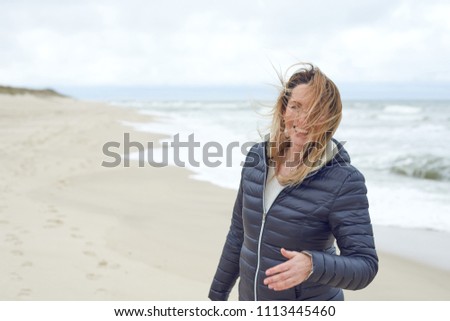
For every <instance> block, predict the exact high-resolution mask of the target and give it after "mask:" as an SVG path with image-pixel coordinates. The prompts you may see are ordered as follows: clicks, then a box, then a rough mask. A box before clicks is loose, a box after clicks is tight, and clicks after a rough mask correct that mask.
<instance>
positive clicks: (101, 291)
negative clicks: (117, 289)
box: [95, 288, 108, 295]
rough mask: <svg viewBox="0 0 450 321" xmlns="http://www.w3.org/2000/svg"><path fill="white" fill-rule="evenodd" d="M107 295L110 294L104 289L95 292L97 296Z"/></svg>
mask: <svg viewBox="0 0 450 321" xmlns="http://www.w3.org/2000/svg"><path fill="white" fill-rule="evenodd" d="M106 293H108V291H107V290H106V289H103V288H100V289H97V290H95V294H100V295H103V294H106Z"/></svg>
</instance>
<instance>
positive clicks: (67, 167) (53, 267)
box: [0, 95, 450, 301]
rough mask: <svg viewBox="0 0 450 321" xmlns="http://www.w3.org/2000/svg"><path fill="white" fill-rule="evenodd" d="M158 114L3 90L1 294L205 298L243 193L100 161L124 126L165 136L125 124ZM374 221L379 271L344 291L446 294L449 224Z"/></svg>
mask: <svg viewBox="0 0 450 321" xmlns="http://www.w3.org/2000/svg"><path fill="white" fill-rule="evenodd" d="M151 120H152V119H151V118H150V117H149V116H145V115H141V114H138V113H136V112H135V111H134V110H131V109H125V108H119V107H113V106H108V105H106V104H102V103H95V102H81V101H77V100H73V99H70V98H56V97H53V98H51V97H34V96H31V95H21V96H10V95H0V124H1V126H0V131H1V137H2V138H1V140H0V157H1V166H0V256H1V257H2V264H0V299H1V300H153V301H157V300H207V294H208V290H209V285H210V281H211V279H212V277H213V274H214V272H215V269H216V265H217V263H218V259H219V255H220V252H221V250H222V246H223V242H224V240H225V235H226V233H227V230H228V226H229V223H230V218H231V217H230V215H231V214H230V213H231V209H232V206H233V203H234V198H235V194H236V192H235V191H233V190H228V189H223V188H220V187H217V186H214V185H212V184H210V183H207V182H200V181H196V180H193V179H191V178H189V176H190V174H191V173H190V172H189V171H188V170H186V169H184V168H177V167H163V168H153V167H150V166H149V165H147V166H145V167H141V168H140V167H139V166H138V164H137V163H136V162H133V163H132V164H131V166H130V167H124V166H123V164H122V166H118V167H115V168H106V167H103V166H102V161H104V160H106V157H105V156H104V154H103V152H102V147H103V145H104V144H105V143H106V142H109V141H116V142H123V135H124V133H130V138H131V139H132V140H133V141H138V142H142V143H143V144H146V142H157V141H158V139H159V138H161V137H160V136H159V135H157V134H149V133H143V132H136V131H134V130H133V129H132V128H130V127H126V126H124V125H122V121H126V122H150V121H151ZM375 231H376V243H377V246H378V250H379V256H380V271H379V274H378V276H377V278H376V279H375V281H374V282H373V283H372V284H371V285H370V286H369V287H368V288H366V289H364V290H361V291H357V292H350V291H346V298H347V299H348V300H450V263H449V258H448V254H446V253H447V247H448V245H449V244H450V237H449V235H447V234H445V233H433V232H430V231H421V230H414V231H404V230H401V229H396V228H385V227H375ZM430 245H431V246H430ZM431 262H433V263H432V264H431ZM231 299H233V300H235V299H237V293H236V290H235V291H233V293H232V296H231Z"/></svg>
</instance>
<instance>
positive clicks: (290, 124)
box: [283, 84, 309, 150]
mask: <svg viewBox="0 0 450 321" xmlns="http://www.w3.org/2000/svg"><path fill="white" fill-rule="evenodd" d="M308 91H309V88H308V86H307V85H305V84H301V85H298V86H296V87H294V89H293V90H292V92H291V97H290V98H289V101H288V103H287V106H286V110H285V112H284V115H283V118H284V122H285V126H286V127H285V128H286V131H285V132H286V134H287V135H288V136H289V138H290V141H291V146H292V147H293V148H294V149H297V150H301V149H302V147H303V145H304V144H305V143H306V142H307V141H308V134H309V132H308V127H307V126H306V123H305V117H306V114H307V110H308V108H309V103H308V102H309V100H308V98H307V97H308Z"/></svg>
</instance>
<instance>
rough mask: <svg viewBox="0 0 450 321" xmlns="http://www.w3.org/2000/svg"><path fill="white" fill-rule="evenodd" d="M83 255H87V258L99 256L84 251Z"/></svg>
mask: <svg viewBox="0 0 450 321" xmlns="http://www.w3.org/2000/svg"><path fill="white" fill-rule="evenodd" d="M83 254H84V255H86V256H92V257H96V256H97V254H95V253H94V252H92V251H83Z"/></svg>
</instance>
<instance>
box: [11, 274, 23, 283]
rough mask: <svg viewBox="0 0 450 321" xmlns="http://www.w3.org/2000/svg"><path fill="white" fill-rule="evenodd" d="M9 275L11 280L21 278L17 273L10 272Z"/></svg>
mask: <svg viewBox="0 0 450 321" xmlns="http://www.w3.org/2000/svg"><path fill="white" fill-rule="evenodd" d="M10 276H11V280H13V281H22V280H23V279H22V277H21V276H20V275H19V274H17V273H11V274H10Z"/></svg>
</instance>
